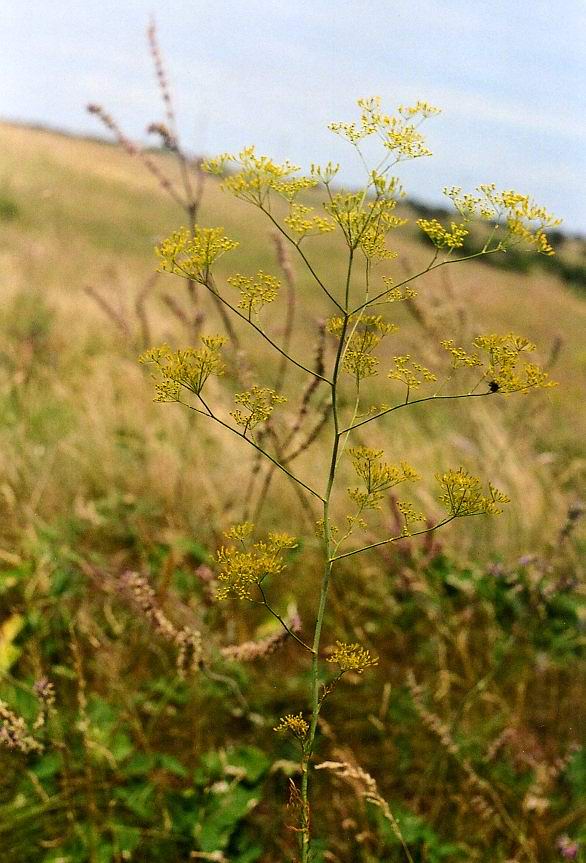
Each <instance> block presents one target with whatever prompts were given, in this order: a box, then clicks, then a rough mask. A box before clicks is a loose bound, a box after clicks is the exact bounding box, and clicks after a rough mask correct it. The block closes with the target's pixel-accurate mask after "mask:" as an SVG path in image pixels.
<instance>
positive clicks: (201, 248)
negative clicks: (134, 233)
mask: <svg viewBox="0 0 586 863" xmlns="http://www.w3.org/2000/svg"><path fill="white" fill-rule="evenodd" d="M237 246H238V243H237V242H235V241H234V240H230V239H229V238H228V237H226V236H225V234H224V229H223V228H202V227H201V226H200V225H194V227H193V231H190V230H189V229H188V228H180V229H179V230H178V231H175V232H174V233H173V234H171V236H170V237H167V239H166V240H164V241H163V242H162V243H161V244H160V245H159V246H157V248H156V252H157V255H158V256H159V259H160V261H161V263H160V270H161V271H162V272H164V273H175V274H176V275H178V276H184V277H186V278H188V279H193V280H194V281H195V282H200V283H201V284H202V285H205V284H207V282H208V281H209V276H210V270H211V267H212V265H213V264H214V263H215V262H216V261H217V260H218V258H220V257H221V256H222V255H223V254H225V253H226V252H230V251H231V250H232V249H235V248H236V247H237Z"/></svg>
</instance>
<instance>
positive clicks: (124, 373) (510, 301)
mask: <svg viewBox="0 0 586 863" xmlns="http://www.w3.org/2000/svg"><path fill="white" fill-rule="evenodd" d="M155 158H159V159H162V160H163V163H164V162H165V159H167V161H168V157H165V156H159V157H155ZM171 170H172V169H171ZM0 179H1V186H0V196H1V197H2V200H3V202H4V204H3V213H4V216H3V217H1V221H0V268H1V269H0V272H1V288H0V289H1V291H2V305H3V308H4V309H5V315H3V324H2V326H3V330H4V333H3V338H4V340H5V344H6V348H5V363H4V372H3V374H4V376H5V384H6V383H8V384H9V385H10V390H11V394H10V396H9V402H8V404H7V406H6V409H5V416H8V417H9V419H10V421H9V422H8V423H5V424H4V429H3V432H2V434H3V436H4V446H3V453H4V456H3V457H4V459H5V464H4V465H3V470H4V473H5V476H6V482H7V483H8V485H9V486H10V488H11V492H10V494H11V495H13V496H18V497H19V498H21V496H22V495H24V497H25V498H26V495H27V493H28V494H30V495H32V497H33V499H34V500H35V512H36V513H37V515H39V516H43V515H46V514H49V513H51V514H53V516H54V515H55V514H56V513H70V512H71V509H72V506H73V505H74V503H75V501H77V504H76V505H78V506H81V507H82V508H83V507H84V506H89V505H90V503H91V501H92V500H95V495H96V494H99V495H103V494H105V493H106V489H108V488H112V487H114V488H116V489H117V490H118V492H119V493H120V494H121V495H124V494H141V495H143V494H146V495H147V497H149V498H150V497H152V495H154V496H155V497H156V499H157V501H158V502H159V503H160V504H161V505H162V506H163V508H164V509H165V511H166V512H167V513H168V514H169V515H168V517H169V518H172V519H173V520H176V519H179V520H180V521H181V520H182V519H183V517H184V512H183V507H184V506H185V507H186V509H187V510H188V511H190V510H191V506H190V504H191V502H192V501H193V500H197V499H199V491H200V489H199V488H198V483H199V481H198V480H195V481H194V477H195V475H199V476H201V472H200V471H199V470H198V468H197V464H198V459H201V458H202V453H201V447H200V444H199V441H198V445H197V446H196V447H192V446H191V445H189V452H188V453H185V452H184V455H185V457H186V460H187V463H189V461H190V460H195V464H194V465H193V466H192V467H186V465H185V464H179V463H178V462H177V451H176V448H177V446H178V445H179V444H178V440H181V441H182V442H183V438H184V436H185V434H187V432H186V430H185V422H186V420H185V418H184V417H182V416H180V415H179V414H178V411H177V409H175V408H169V407H167V408H165V407H164V406H163V407H161V406H159V405H152V403H151V397H150V391H149V383H148V380H145V375H144V374H143V372H142V370H141V369H140V368H139V367H138V366H137V365H136V363H135V356H136V353H137V352H138V350H140V349H141V348H142V345H141V344H140V339H141V337H140V322H139V321H138V320H137V319H136V316H135V315H134V311H133V306H134V303H135V302H136V297H137V296H138V294H139V293H140V291H141V289H142V287H143V286H144V285H145V284H146V282H147V280H148V279H149V278H150V277H151V275H152V274H153V272H154V270H155V268H156V260H155V257H154V255H153V245H154V243H155V242H156V241H157V240H158V239H160V238H162V237H163V236H166V235H167V234H168V233H169V232H170V231H171V230H172V229H174V228H176V227H178V226H179V225H180V224H181V223H182V222H183V221H184V218H183V214H182V213H181V212H179V210H178V208H177V207H175V206H174V205H173V202H172V201H169V199H168V198H167V197H166V196H165V195H164V193H163V192H162V190H161V189H160V188H159V187H158V186H157V184H156V181H155V180H153V178H152V177H150V176H149V175H148V174H147V173H146V172H145V171H144V169H143V167H142V166H141V165H140V164H139V163H138V162H137V161H133V160H131V159H130V158H129V157H128V156H127V155H126V154H125V153H124V152H121V151H120V150H119V149H117V148H115V147H113V146H109V145H106V144H103V143H99V142H93V141H88V140H77V139H75V138H69V137H66V136H63V135H57V134H53V133H50V132H46V131H41V130H30V129H27V128H24V127H18V126H8V125H4V126H1V127H0ZM200 221H201V222H202V223H203V224H206V223H209V224H221V225H223V226H224V227H225V229H226V232H227V233H228V235H229V236H232V237H235V238H237V239H238V240H239V241H240V243H241V246H240V248H239V249H237V250H236V252H234V253H233V254H232V256H231V257H230V266H232V267H233V268H234V270H238V269H243V270H244V268H246V267H247V265H248V264H249V262H251V263H253V265H254V266H255V267H258V266H261V267H263V268H265V269H266V270H267V271H269V272H271V271H275V267H276V262H275V259H274V249H273V246H272V243H271V242H270V239H269V230H268V228H267V226H266V225H265V224H263V222H262V221H261V219H260V218H259V215H258V214H257V213H256V212H255V211H253V210H251V209H250V208H247V207H246V206H245V205H244V204H242V203H240V202H238V201H235V200H233V199H232V198H230V197H229V196H228V195H226V194H223V193H222V192H221V191H220V189H219V188H218V185H217V182H216V181H215V180H214V179H213V178H210V180H209V181H208V183H207V187H206V191H205V195H204V204H203V211H202V213H201V216H200ZM310 242H312V241H310ZM320 242H321V244H322V245H321V247H320V252H319V254H320V263H321V264H322V266H323V267H324V269H327V270H328V272H330V273H333V274H335V273H336V271H337V270H338V269H339V266H340V265H339V263H338V260H339V258H340V259H341V256H339V257H338V256H337V255H336V249H337V248H338V247H337V244H336V241H335V240H332V239H331V238H330V237H329V236H328V237H327V238H326V239H325V241H324V240H322V241H320ZM393 242H394V243H395V244H396V247H397V249H398V251H399V252H400V255H399V258H398V261H397V262H396V263H393V264H392V265H389V272H391V273H393V274H395V275H396V274H397V273H398V275H399V276H401V275H403V274H404V273H405V272H413V271H415V270H416V268H418V267H419V266H420V265H422V264H423V263H424V262H426V261H427V260H428V249H427V248H426V247H425V245H424V244H423V243H422V242H420V241H418V240H416V239H415V238H414V234H413V232H412V231H407V232H406V233H405V238H402V237H401V232H399V234H398V235H397V239H395V237H393ZM324 254H325V255H327V256H328V257H327V260H325V259H324V258H323V256H324ZM297 272H298V288H297V290H298V291H299V293H300V294H301V295H302V297H303V300H302V301H301V300H300V301H298V303H297V307H298V308H301V309H302V310H303V311H302V312H301V314H303V315H304V321H303V327H302V330H303V329H304V331H303V335H302V336H301V338H300V340H299V342H298V343H297V345H296V346H295V347H296V350H297V351H298V352H299V354H300V355H303V354H305V356H308V354H309V353H310V351H311V350H312V345H313V342H314V339H315V332H316V320H317V319H318V318H319V317H321V316H323V314H324V311H325V313H327V310H324V308H323V307H322V306H321V305H320V304H321V300H320V298H318V297H317V296H316V293H315V290H314V289H313V287H312V285H311V284H310V283H309V282H308V281H307V278H306V276H305V275H304V274H303V271H302V270H300V269H299V268H297ZM87 286H92V287H93V288H94V289H95V291H97V292H98V293H99V294H100V296H102V297H103V298H105V299H106V300H107V302H108V303H109V304H110V305H111V307H112V308H114V309H115V310H116V314H117V315H118V316H119V320H118V321H113V320H112V319H111V318H109V317H108V315H107V314H105V313H104V311H103V309H101V308H99V307H98V305H97V303H96V301H95V299H94V298H92V297H91V296H88V294H87V293H86V290H85V289H86V287H87ZM417 288H418V290H419V297H418V300H417V304H418V307H417V309H415V310H412V311H414V312H415V318H417V317H419V323H418V322H417V320H416V319H414V318H413V317H412V315H409V313H408V312H406V311H405V309H403V308H401V309H398V310H397V311H396V312H395V308H396V307H394V308H393V310H392V311H393V313H394V314H393V320H397V321H398V322H399V323H400V324H405V326H404V327H403V331H404V333H405V335H403V334H400V335H399V336H398V341H397V342H396V343H395V344H394V345H393V347H392V351H395V350H396V347H397V344H400V345H402V346H403V347H407V348H408V349H409V350H410V351H413V353H416V352H417V350H418V348H419V347H420V345H423V346H425V350H424V351H423V352H422V351H421V350H420V354H423V353H424V354H426V358H427V359H428V360H429V359H430V351H429V348H428V345H429V335H430V332H432V333H433V332H434V331H438V332H439V331H441V336H442V337H446V335H456V337H458V336H460V335H461V334H462V335H463V334H467V333H470V334H474V333H475V332H479V331H485V332H488V331H497V332H498V331H501V332H506V331H509V330H514V331H515V332H520V333H521V334H527V335H529V336H530V337H531V338H532V339H533V340H535V342H536V343H537V345H538V348H539V353H540V359H541V361H542V362H543V361H547V360H548V357H549V355H550V353H551V351H552V350H553V351H554V354H555V358H554V359H555V367H554V369H553V370H552V372H553V374H554V377H555V378H556V379H557V380H559V381H560V383H561V386H560V387H558V388H557V389H555V390H552V391H549V392H548V393H546V394H545V395H544V396H537V397H535V396H531V395H530V396H528V397H522V398H520V399H517V400H510V406H509V404H507V405H506V410H505V409H503V406H502V404H501V405H499V411H497V413H496V414H495V411H494V410H493V405H491V409H490V411H488V410H485V409H484V407H482V408H479V409H478V410H473V411H471V412H470V411H468V410H467V409H466V410H461V411H460V410H459V409H458V408H456V409H455V410H453V409H450V410H447V411H445V410H440V409H439V408H438V407H434V408H433V411H432V412H428V413H424V412H420V413H419V414H418V415H417V416H415V415H413V416H412V417H409V418H408V420H407V421H406V424H402V425H401V427H400V428H399V429H398V430H397V432H393V433H394V434H395V433H398V434H399V435H400V440H401V443H402V449H404V450H405V453H404V455H405V457H407V458H409V457H410V456H411V454H412V453H415V452H416V453H417V457H418V463H419V464H421V462H422V458H423V467H428V469H430V470H431V471H433V470H435V469H437V467H438V464H439V462H440V461H442V462H443V463H445V462H446V461H454V460H455V461H457V462H461V461H462V460H463V459H465V460H466V463H467V464H470V466H471V468H473V467H475V466H477V465H481V466H486V465H488V466H489V467H491V468H492V469H494V470H496V471H497V474H498V475H497V476H496V477H495V480H499V481H500V482H501V484H503V485H504V487H506V488H507V489H508V491H509V493H512V495H513V499H514V500H516V501H517V505H516V506H515V507H513V508H512V509H513V510H516V515H512V514H510V515H508V516H507V518H508V520H509V521H508V532H512V533H513V534H515V535H518V534H519V531H520V528H522V530H521V535H520V539H521V541H523V542H531V541H532V539H533V538H534V530H535V529H537V530H538V531H540V530H541V527H537V526H538V525H542V524H543V521H544V518H545V517H546V513H547V514H549V516H551V511H552V505H553V506H554V509H555V511H556V512H561V511H562V510H563V507H564V506H565V503H564V501H565V500H567V497H568V495H569V496H571V494H572V489H573V488H575V487H576V483H577V474H578V473H579V471H580V464H581V462H582V458H583V452H582V451H581V444H580V440H581V437H582V436H581V433H580V427H581V426H580V423H581V400H582V398H583V389H582V384H583V377H584V366H585V364H586V355H585V353H584V347H583V332H584V323H585V320H586V306H585V304H584V302H583V300H582V298H581V297H580V296H579V294H577V293H575V292H573V291H572V290H570V289H569V288H568V286H567V285H566V284H564V283H563V282H562V281H560V280H558V279H557V278H556V277H555V275H553V274H548V272H547V271H546V270H544V269H542V268H534V269H532V270H531V271H530V272H529V273H527V274H525V273H517V272H513V271H506V270H500V269H496V268H493V267H487V266H485V265H483V264H477V263H475V262H470V263H466V264H464V265H456V266H453V267H451V268H449V270H443V271H440V272H439V273H438V274H436V273H434V274H430V275H428V276H426V277H425V278H424V279H422V280H420V283H419V284H418V285H417ZM183 294H184V287H183V286H182V285H181V284H180V282H179V280H177V279H174V278H173V277H169V276H160V277H159V278H158V280H157V283H156V286H155V288H154V290H153V291H152V293H151V294H150V295H149V299H148V315H149V323H150V325H149V328H150V330H151V331H152V332H151V333H150V338H151V341H152V342H153V343H160V342H161V341H171V342H172V343H174V344H177V345H178V346H180V345H181V344H185V343H187V341H188V340H189V339H190V334H189V333H186V331H185V328H184V327H182V325H181V323H180V322H179V321H178V320H177V317H176V316H175V315H174V314H173V313H172V312H171V311H170V309H169V306H168V305H167V303H166V302H165V301H164V299H163V298H164V296H165V295H167V296H169V295H170V296H171V297H172V298H174V299H175V301H176V303H183V302H184V296H183ZM171 302H172V300H171ZM208 307H209V301H208ZM184 308H185V307H184ZM282 311H283V310H282V307H281V313H282ZM418 312H419V314H417V313H418ZM278 313H279V312H278V310H277V312H275V314H278ZM209 314H210V315H211V314H212V313H211V312H210V313H209ZM422 316H423V317H424V318H425V319H426V321H427V324H426V325H427V327H428V331H427V333H426V332H425V327H424V328H423V329H422V328H421V318H422ZM212 317H213V315H212ZM213 326H215V327H217V324H214V325H213ZM279 326H281V327H282V322H281V323H280V324H279V322H278V321H277V322H276V323H275V325H274V331H275V332H278V331H279ZM430 327H431V330H430V329H429V328H430ZM434 328H435V329H434ZM129 333H130V334H131V335H130V338H129ZM258 351H259V352H260V353H259V359H260V357H261V356H262V357H263V361H264V359H265V358H266V360H267V361H271V360H272V358H271V357H270V356H269V355H266V354H265V353H264V351H265V346H264V345H263V343H262V342H260V341H259V343H258ZM36 352H40V358H41V359H42V362H41V370H40V372H41V373H40V375H39V374H37V371H35V373H34V374H31V375H30V377H31V379H30V380H27V375H28V373H29V372H30V371H31V368H29V369H28V371H27V370H26V369H25V370H24V371H23V363H24V365H25V366H26V365H27V364H28V365H29V366H31V364H33V362H34V360H35V359H37V357H35V353H36ZM35 369H36V366H35ZM23 375H24V377H25V381H24V382H20V377H22V376H23ZM39 377H40V378H41V379H38V378H39ZM15 378H16V380H17V381H18V382H15ZM379 395H380V398H381V400H384V398H385V394H384V392H381V393H380V394H378V393H375V396H377V397H378V396H379ZM16 404H18V406H19V407H18V409H17V408H16V407H15V405H16ZM21 406H22V407H23V408H24V412H25V416H22V415H19V410H20V407H21ZM25 417H26V419H25ZM23 422H24V423H26V430H25V428H24V427H23ZM519 423H521V424H523V433H522V434H519V430H520V426H519ZM525 424H526V425H525ZM211 433H212V432H211V431H210V430H206V431H205V432H204V435H206V436H207V435H209V434H211ZM380 433H381V434H386V430H384V431H383V432H380ZM528 435H529V437H530V438H531V442H530V445H529V448H528ZM29 436H30V438H29ZM162 438H165V439H166V440H167V444H166V445H165V446H163V444H162V443H161V441H162ZM27 439H28V443H29V444H31V446H27V445H26V444H27ZM122 439H123V440H125V441H126V444H125V449H124V450H123V451H121V450H120V441H121V440H122ZM183 446H184V444H183V443H182V444H181V447H183ZM533 447H534V449H532V448H533ZM139 452H140V458H139ZM35 453H37V455H35ZM73 453H74V454H75V461H76V462H77V463H78V468H77V469H76V471H75V472H74V475H72V471H71V464H72V461H71V456H72V454H73ZM121 459H122V460H121ZM136 459H138V461H136ZM162 461H163V463H164V465H165V467H161V463H162ZM308 468H309V469H310V470H311V462H310V463H309V464H308ZM173 472H175V473H176V474H178V473H181V474H182V476H183V479H184V480H185V488H184V495H185V499H184V500H183V501H182V502H181V503H179V504H178V501H177V500H176V499H175V498H174V497H173V495H174V492H173V488H174V482H172V481H171V479H170V477H171V475H172V474H173ZM39 477H41V478H42V477H45V479H44V480H43V483H44V485H43V490H42V493H41V492H40V491H39V488H38V484H39V482H40V479H39ZM230 482H231V481H230V480H228V483H229V484H230ZM225 483H226V478H224V479H223V484H225ZM14 484H16V485H18V489H16V488H14ZM525 484H527V488H525V487H524V485H525ZM552 487H553V488H554V489H556V491H555V492H554V493H553V496H552V491H551V489H552ZM27 490H28V492H27ZM98 490H99V491H98ZM192 495H193V497H192ZM170 510H172V512H173V514H172V515H171V514H170ZM519 520H521V524H519V523H518V522H519ZM191 526H192V527H193V524H192V525H191ZM502 530H503V526H502V524H501V525H500V526H499V532H501V531H502Z"/></svg>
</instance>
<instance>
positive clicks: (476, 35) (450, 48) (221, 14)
mask: <svg viewBox="0 0 586 863" xmlns="http://www.w3.org/2000/svg"><path fill="white" fill-rule="evenodd" d="M151 14H154V15H155V17H156V19H157V22H158V27H159V36H160V41H161V44H162V48H163V51H164V54H165V57H166V60H167V66H168V69H169V73H170V77H171V81H172V84H173V88H174V91H175V93H176V101H177V107H178V114H179V118H180V126H181V129H182V131H183V137H184V140H185V143H186V144H188V145H189V146H190V147H191V148H192V149H193V150H194V151H197V152H201V151H204V152H206V153H216V152H220V151H223V150H234V149H239V148H240V147H242V146H243V145H246V144H250V143H255V144H256V145H257V148H258V150H259V151H262V152H265V153H268V154H270V155H272V156H274V157H276V158H285V157H289V158H290V159H292V160H293V161H295V162H298V163H299V164H301V165H304V166H307V165H308V164H309V163H310V162H311V161H324V160H327V159H329V158H333V159H334V160H335V161H343V162H344V163H345V165H346V166H347V167H346V177H347V179H348V180H349V181H355V180H358V179H359V178H360V175H361V168H360V166H359V164H357V163H356V162H355V160H354V156H353V154H352V152H351V151H350V150H349V148H347V147H346V146H345V145H344V143H343V142H342V141H339V140H338V139H336V138H335V137H334V136H332V135H331V133H329V132H328V131H327V129H326V126H327V123H328V122H330V121H331V120H342V119H344V120H345V119H351V118H353V116H354V102H355V100H356V99H357V98H358V97H360V96H367V95H380V96H382V97H383V100H384V103H385V104H386V105H388V107H389V108H393V107H394V106H396V105H398V104H401V103H403V104H405V103H409V102H412V101H416V100H417V99H418V98H422V99H426V100H427V101H429V102H432V103H433V104H436V105H438V106H439V107H441V108H442V109H443V114H442V115H441V116H440V117H439V118H435V119H433V120H430V121H429V125H428V126H427V132H426V135H427V138H428V141H429V144H430V146H431V149H432V150H433V152H434V157H433V159H425V160H417V161H416V162H414V163H409V164H405V165H404V166H402V169H401V177H402V180H403V182H404V185H405V186H406V188H407V191H408V192H409V193H410V194H411V195H413V196H415V197H418V198H420V199H426V200H438V199H440V198H441V189H442V188H443V187H444V186H446V185H461V186H463V187H464V188H466V189H468V188H473V187H474V186H475V185H477V184H478V183H480V182H496V183H497V184H498V185H499V186H502V187H506V188H510V187H513V188H518V189H519V190H520V191H528V192H531V193H532V194H533V195H534V196H535V197H536V198H537V200H539V202H540V203H544V204H546V205H547V206H549V207H550V208H551V209H553V210H554V211H555V212H556V213H557V214H559V215H560V216H563V217H564V220H565V224H566V227H567V228H568V229H570V230H580V231H582V232H586V203H585V201H586V195H585V194H584V191H585V187H586V156H585V154H586V0H557V2H553V0H550V2H544V0H533V2H526V0H491V2H479V0H443V2H435V0H434V2H432V0H329V1H328V2H326V0H304V2H300V0H297V2H290V0H227V2H222V0H101V2H97V0H79V2H74V0H58V2H53V3H47V2H46V0H29V2H24V3H23V2H20V0H1V2H0V56H1V57H2V62H1V63H0V117H4V118H7V119H18V120H26V121H33V122H40V123H47V124H50V125H53V126H58V127H61V128H65V129H70V130H72V131H81V132H92V133H96V132H98V131H99V127H98V125H97V124H96V121H95V119H93V118H90V117H88V116H86V115H85V113H84V105H85V104H86V103H87V102H89V101H94V102H100V103H102V104H104V105H105V106H106V107H107V108H108V110H110V111H111V113H113V114H114V115H115V116H116V117H117V118H118V119H119V120H120V121H121V122H122V124H123V125H124V127H125V129H127V130H128V131H129V132H130V133H131V134H132V135H134V136H136V137H142V136H143V131H144V128H145V126H146V125H147V123H148V122H149V121H151V120H153V119H159V118H160V115H161V110H160V106H159V103H158V101H157V91H156V87H155V84H154V80H153V74H152V69H151V66H150V62H149V57H148V53H147V51H146V47H145V35H144V34H145V27H146V24H147V21H148V18H149V16H150V15H151Z"/></svg>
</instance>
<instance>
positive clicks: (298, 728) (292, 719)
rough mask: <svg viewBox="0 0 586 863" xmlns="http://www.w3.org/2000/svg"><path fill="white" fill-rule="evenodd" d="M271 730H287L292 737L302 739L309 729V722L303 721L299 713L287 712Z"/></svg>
mask: <svg viewBox="0 0 586 863" xmlns="http://www.w3.org/2000/svg"><path fill="white" fill-rule="evenodd" d="M273 731H288V732H289V733H290V734H292V735H293V736H294V737H298V738H299V739H300V740H303V739H304V738H305V737H306V736H307V732H308V731H309V723H308V722H306V721H305V719H304V718H303V715H302V714H301V713H287V714H286V715H285V716H282V717H281V719H280V721H279V724H278V725H276V726H275V727H274V728H273Z"/></svg>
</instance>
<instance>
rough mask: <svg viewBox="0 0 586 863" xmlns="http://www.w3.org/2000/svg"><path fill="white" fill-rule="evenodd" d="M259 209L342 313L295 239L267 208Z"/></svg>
mask: <svg viewBox="0 0 586 863" xmlns="http://www.w3.org/2000/svg"><path fill="white" fill-rule="evenodd" d="M261 209H262V210H263V212H264V213H266V215H267V216H268V217H269V219H270V220H271V222H272V223H273V225H274V226H275V228H276V229H277V230H278V231H279V233H281V234H282V235H283V236H284V237H285V239H286V240H287V241H288V242H289V243H291V245H292V246H294V247H295V248H296V249H297V252H298V254H299V255H301V257H302V259H303V263H304V264H305V266H306V267H307V269H308V270H309V272H310V273H311V275H312V276H313V278H314V279H315V281H316V282H317V283H318V285H319V286H320V288H321V289H322V291H323V292H324V293H325V294H326V295H327V296H328V297H329V298H330V300H331V301H332V303H333V304H334V305H335V306H336V308H337V309H338V310H339V311H340V312H344V313H345V309H343V308H342V306H341V305H340V303H339V302H338V301H337V299H336V298H335V297H334V295H333V294H331V293H330V292H329V291H328V289H327V288H326V286H325V285H324V283H323V281H322V280H321V279H320V277H319V276H318V274H317V273H316V271H315V270H314V268H313V266H312V265H311V262H310V261H309V259H308V258H307V255H306V254H305V253H304V252H303V250H302V249H301V247H300V245H299V244H298V243H296V242H295V240H294V239H293V238H292V237H290V236H289V234H288V233H287V231H285V230H284V229H283V228H282V227H281V225H280V224H279V223H278V221H277V220H276V219H275V217H274V216H273V215H272V213H270V212H269V211H268V210H267V209H265V208H264V207H261Z"/></svg>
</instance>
